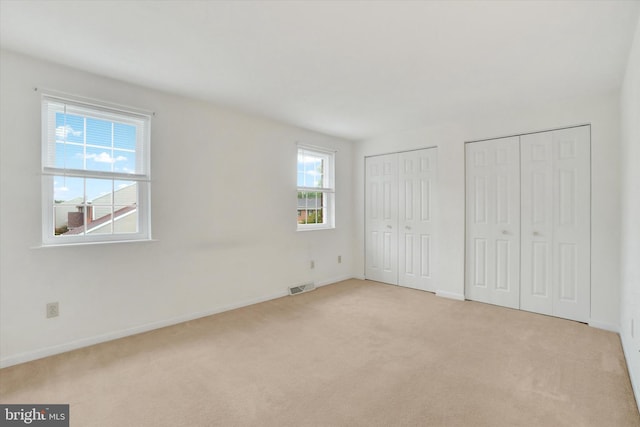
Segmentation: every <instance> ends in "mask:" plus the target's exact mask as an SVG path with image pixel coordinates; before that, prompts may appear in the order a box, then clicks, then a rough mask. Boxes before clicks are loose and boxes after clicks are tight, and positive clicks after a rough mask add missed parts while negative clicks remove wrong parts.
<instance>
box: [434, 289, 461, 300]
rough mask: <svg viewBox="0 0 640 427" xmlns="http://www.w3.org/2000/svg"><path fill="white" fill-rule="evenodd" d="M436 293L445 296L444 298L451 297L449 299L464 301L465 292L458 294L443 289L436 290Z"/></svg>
mask: <svg viewBox="0 0 640 427" xmlns="http://www.w3.org/2000/svg"><path fill="white" fill-rule="evenodd" d="M436 295H437V296H439V297H443V298H449V299H455V300H458V301H464V295H463V294H458V293H456V292H448V291H441V290H436Z"/></svg>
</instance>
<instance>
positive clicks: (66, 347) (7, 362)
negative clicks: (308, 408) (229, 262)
mask: <svg viewBox="0 0 640 427" xmlns="http://www.w3.org/2000/svg"><path fill="white" fill-rule="evenodd" d="M352 278H353V276H352V275H343V276H336V277H333V278H331V279H326V280H322V281H319V282H317V283H316V286H318V287H320V286H325V285H330V284H332V283H337V282H341V281H343V280H348V279H352ZM287 295H288V292H287V291H286V290H284V291H282V292H277V293H275V294H271V295H268V296H264V297H259V298H254V299H249V300H245V301H241V302H239V303H236V304H230V305H226V306H223V307H218V308H215V309H212V310H207V311H202V312H198V313H192V314H187V315H184V316H178V317H174V318H171V319H167V320H161V321H158V322H151V323H147V324H144V325H141V326H136V327H133V328H127V329H123V330H120V331H115V332H110V333H107V334H102V335H97V336H94V337H88V338H83V339H80V340H76V341H71V342H68V343H64V344H60V345H54V346H50V347H45V348H41V349H38V350H34V351H28V352H24V353H20V354H16V355H14V356H9V357H5V358H3V359H0V368H6V367H9V366H13V365H18V364H20V363H25V362H30V361H32V360H36V359H42V358H43V357H48V356H53V355H55V354H60V353H65V352H67V351H71V350H77V349H79V348H83V347H89V346H91V345H95V344H100V343H103V342H107V341H112V340H115V339H118V338H124V337H128V336H131V335H136V334H140V333H142V332H148V331H152V330H154V329H159V328H164V327H166V326H172V325H177V324H178V323H183V322H188V321H189V320H195V319H199V318H201V317H207V316H211V315H214V314H218V313H222V312H225V311H229V310H235V309H236V308H241V307H246V306H249V305H253V304H258V303H261V302H265V301H269V300H272V299H276V298H281V297H284V296H287Z"/></svg>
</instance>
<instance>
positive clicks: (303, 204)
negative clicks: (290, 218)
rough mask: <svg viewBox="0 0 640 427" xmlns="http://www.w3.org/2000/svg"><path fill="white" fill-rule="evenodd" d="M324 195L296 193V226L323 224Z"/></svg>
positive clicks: (318, 193) (320, 193) (305, 192)
mask: <svg viewBox="0 0 640 427" xmlns="http://www.w3.org/2000/svg"><path fill="white" fill-rule="evenodd" d="M323 201H324V193H322V192H307V191H299V192H298V224H324V214H323V208H324V205H323Z"/></svg>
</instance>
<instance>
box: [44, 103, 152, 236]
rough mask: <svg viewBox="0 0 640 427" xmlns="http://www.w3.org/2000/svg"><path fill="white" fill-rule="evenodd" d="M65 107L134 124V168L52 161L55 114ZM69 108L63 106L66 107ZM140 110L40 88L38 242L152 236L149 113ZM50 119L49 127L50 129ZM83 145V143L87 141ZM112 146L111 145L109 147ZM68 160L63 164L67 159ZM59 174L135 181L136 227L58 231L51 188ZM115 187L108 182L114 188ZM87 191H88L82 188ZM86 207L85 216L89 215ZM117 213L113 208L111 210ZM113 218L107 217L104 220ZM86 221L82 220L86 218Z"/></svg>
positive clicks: (72, 110) (86, 114)
mask: <svg viewBox="0 0 640 427" xmlns="http://www.w3.org/2000/svg"><path fill="white" fill-rule="evenodd" d="M61 105H62V106H63V107H64V111H65V114H73V115H79V116H81V117H83V118H85V120H86V118H93V119H99V120H106V121H109V122H112V123H124V124H127V125H133V126H135V127H136V131H137V132H140V133H141V134H136V142H135V144H136V145H135V147H136V148H135V156H136V160H135V162H136V166H135V169H136V170H135V173H129V172H115V171H110V172H109V171H100V170H87V169H72V168H67V167H60V166H56V165H55V150H56V144H57V142H56V139H57V137H56V129H57V128H56V126H55V120H52V117H55V114H56V113H57V112H59V111H60V106H61ZM67 107H68V108H69V109H70V110H71V112H67V110H66V108H67ZM152 115H153V113H148V112H145V111H142V110H136V109H132V108H128V107H122V106H119V105H114V104H109V103H106V102H102V101H95V100H88V99H85V98H79V97H74V96H69V95H66V94H63V95H59V94H56V93H52V92H46V93H42V95H41V131H42V136H41V156H42V157H41V166H42V168H41V173H42V189H41V193H42V246H43V247H46V246H65V245H82V244H96V243H114V242H130V241H149V240H151V170H150V163H151V162H150V160H151V156H150V145H151V144H150V143H151V136H150V135H151V116H152ZM52 125H53V129H52ZM83 145H84V146H85V147H86V146H87V143H86V142H84V143H83ZM112 150H113V147H112ZM65 166H66V165H65ZM60 176H63V177H65V178H67V177H68V178H82V179H84V180H85V185H86V180H89V179H103V180H111V181H112V183H114V184H115V182H116V181H133V182H134V183H135V184H136V192H137V198H136V209H135V210H136V213H137V227H136V228H137V231H135V232H116V231H114V230H113V229H112V231H111V233H109V234H101V233H96V234H91V233H89V234H87V233H85V232H82V233H79V234H77V235H68V236H63V235H56V234H55V225H56V213H55V206H56V203H55V194H54V192H55V191H54V180H55V178H56V177H60ZM113 192H115V189H114V188H113V187H112V194H113ZM85 196H86V194H85ZM111 203H112V207H114V208H115V206H116V205H114V203H115V201H113V200H112V202H111ZM79 205H82V206H90V205H91V204H90V203H89V201H88V200H84V201H83V202H82V203H80V204H79ZM86 211H87V209H85V212H84V215H85V219H86V217H87V213H86ZM111 215H112V216H113V215H115V213H114V212H112V214H111ZM109 221H111V222H112V223H113V221H114V219H113V218H111V219H109V220H108V221H107V222H109ZM86 222H87V221H85V223H86Z"/></svg>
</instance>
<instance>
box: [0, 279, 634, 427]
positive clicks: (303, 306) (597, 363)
mask: <svg viewBox="0 0 640 427" xmlns="http://www.w3.org/2000/svg"><path fill="white" fill-rule="evenodd" d="M0 401H1V402H2V403H70V405H71V417H70V418H71V425H72V426H78V427H84V426H136V427H137V426H154V427H155V426H571V427H575V426H598V427H601V426H640V416H639V414H638V409H637V407H636V405H635V401H634V397H633V393H632V391H631V385H630V382H629V377H628V374H627V370H626V366H625V362H624V356H623V353H622V349H621V345H620V340H619V338H618V336H617V335H616V334H614V333H611V332H606V331H602V330H598V329H594V328H590V327H588V326H586V325H583V324H580V323H576V322H571V321H567V320H561V319H556V318H552V317H546V316H541V315H536V314H531V313H526V312H523V311H516V310H509V309H504V308H500V307H495V306H490V305H485V304H479V303H474V302H460V301H452V300H448V299H444V298H439V297H436V296H434V295H432V294H430V293H427V292H421V291H415V290H411V289H406V288H400V287H395V286H390V285H383V284H379V283H375V282H364V281H359V280H349V281H345V282H341V283H338V284H335V285H330V286H326V287H323V288H320V289H318V290H316V291H314V292H310V293H307V294H302V295H298V296H294V297H285V298H281V299H278V300H274V301H269V302H266V303H262V304H258V305H254V306H251V307H246V308H242V309H239V310H234V311H231V312H227V313H223V314H219V315H215V316H211V317H207V318H203V319H199V320H196V321H191V322H187V323H184V324H181V325H177V326H173V327H169V328H164V329H161V330H157V331H153V332H149V333H145V334H141V335H137V336H133V337H128V338H124V339H120V340H116V341H112V342H108V343H104V344H100V345H96V346H93V347H89V348H85V349H81V350H77V351H73V352H69V353H66V354H62V355H58V356H54V357H49V358H46V359H42V360H38V361H34V362H30V363H26V364H23V365H18V366H14V367H10V368H6V369H3V370H1V371H0Z"/></svg>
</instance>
